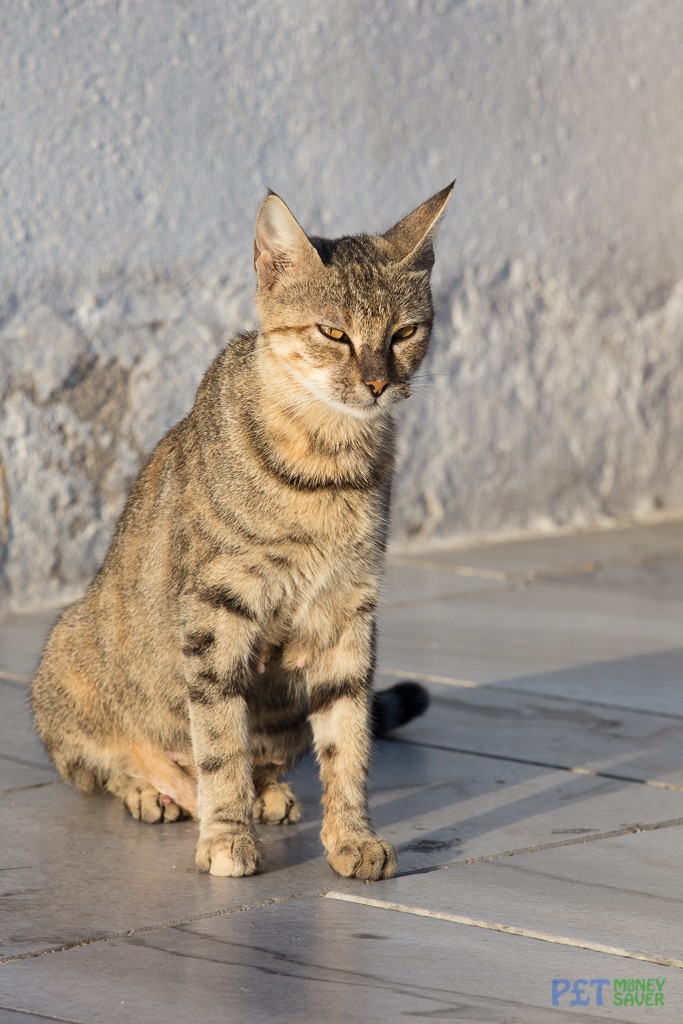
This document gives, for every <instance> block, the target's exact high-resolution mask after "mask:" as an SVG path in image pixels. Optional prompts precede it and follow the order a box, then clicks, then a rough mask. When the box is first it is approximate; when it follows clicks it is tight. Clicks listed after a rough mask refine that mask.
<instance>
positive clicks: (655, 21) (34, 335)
mask: <svg viewBox="0 0 683 1024" xmlns="http://www.w3.org/2000/svg"><path fill="white" fill-rule="evenodd" d="M682 49H683V5H682V4H681V3H680V0H527V2H524V0H510V2H504V0H495V2H494V0H461V2H455V0H453V2H447V0H442V2H438V0H430V2H420V0H412V2H406V0H375V2H372V3H371V2H369V0H368V2H360V0H355V2H353V0H351V2H342V0H337V2H334V3H333V2H327V3H322V2H320V0H318V2H314V0H231V2H227V0H225V2H219V0H215V2H209V0H185V2H180V0H137V2H136V0H128V2H126V0H121V2H118V3H115V2H113V0H100V2H96V0H80V2H79V0H71V2H68V0H62V2H58V0H25V2H24V3H16V4H8V5H6V6H5V9H4V12H3V32H2V35H1V36H0V66H1V67H2V68H3V88H2V108H1V109H2V114H1V117H0V189H1V194H2V197H3V198H2V203H1V204H0V238H1V239H2V244H1V245H0V288H1V292H0V294H1V298H0V302H1V305H0V396H1V399H2V407H1V411H0V487H1V490H0V543H1V544H2V548H1V549H0V598H1V599H2V600H4V602H5V603H11V604H21V603H23V604H28V603H31V602H32V601H37V600H44V599H46V598H51V597H56V596H60V595H64V594H67V593H68V592H70V591H73V590H74V589H75V588H76V589H77V588H78V587H79V586H80V585H81V584H82V582H83V580H84V579H86V578H87V577H88V576H89V575H90V574H91V573H92V572H93V570H94V569H95V567H96V566H97V564H98V561H99V560H100V559H101V557H102V555H103V553H104V551H105V550H106V545H107V543H108V539H109V537H110V535H111V528H112V524H113V520H114V517H115V515H116V513H117V511H118V510H119V508H120V507H121V503H122V500H123V496H124V493H125V489H126V487H127V486H128V484H129V482H130V480H131V477H132V475H133V474H134V472H135V470H136V468H137V466H138V465H139V463H140V460H141V459H142V458H143V456H144V453H146V452H147V451H148V450H149V448H150V447H151V446H152V445H153V444H154V442H155V441H156V440H157V439H158V437H159V436H160V435H161V433H162V432H163V430H164V429H165V428H166V427H167V426H169V425H170V423H171V422H173V421H174V420H175V419H177V418H178V416H179V415H181V414H182V413H183V412H184V411H185V410H186V409H187V408H188V407H189V404H190V402H191V399H192V394H193V389H194V387H195V385H196V383H197V381H198V379H199V377H200V376H201V373H202V371H203V369H204V367H205V366H206V365H207V363H208V361H209V359H210V358H211V356H212V355H213V353H215V352H216V351H217V349H218V347H219V346H220V345H221V343H222V338H223V337H224V335H225V332H234V331H237V330H241V329H243V328H244V327H247V326H252V325H253V322H254V321H253V310H252V305H251V292H252V287H253V282H252V269H251V246H252V240H251V231H252V222H253V216H254V214H255V211H256V208H257V205H258V203H259V201H260V199H261V197H262V195H263V193H264V191H265V188H266V187H267V186H270V187H272V188H274V189H276V190H277V191H278V192H279V193H280V194H281V195H283V196H284V198H285V199H286V200H287V201H288V202H289V204H290V205H291V206H292V208H293V209H294V211H295V213H296V214H297V216H298V217H299V219H300V220H301V221H302V223H303V224H304V226H305V227H306V228H308V229H309V230H310V231H311V232H312V233H319V234H332V235H334V234H339V233H346V232H351V231H354V230H380V229H384V228H386V227H388V226H389V225H390V224H391V223H392V222H393V221H394V220H396V219H397V218H398V217H399V216H400V215H402V214H403V213H405V212H407V210H409V209H410V208H411V207H412V206H414V205H416V204H417V203H418V202H420V201H421V200H422V199H424V198H425V197H426V196H427V195H429V194H431V193H432V192H434V191H436V190H437V189H438V188H440V187H442V186H443V185H444V184H446V183H447V182H448V181H449V180H450V179H451V178H452V177H454V176H457V178H458V184H457V186H456V193H455V195H454V200H453V202H452V203H451V206H450V208H449V211H448V216H447V218H446V221H445V223H444V225H443V229H442V234H441V242H440V247H439V252H438V256H437V267H436V271H435V288H436V295H437V299H438V308H439V320H438V326H437V330H436V334H435V339H434V344H433V354H432V358H431V362H430V367H429V369H430V371H431V373H432V377H431V380H432V381H433V383H431V384H428V383H427V381H426V380H425V383H424V385H423V386H422V387H418V388H416V389H415V393H414V397H413V398H412V399H411V401H410V403H409V404H408V405H407V406H406V407H405V414H404V420H405V422H404V446H403V455H402V467H401V478H400V480H399V481H398V483H397V487H396V505H395V516H394V536H395V538H396V540H397V541H399V542H400V541H402V540H405V539H409V538H412V539H415V538H418V539H419V538H429V537H434V536H446V535H453V534H462V533H468V532H479V531H494V532H495V531H503V530H508V529H517V528H525V527H537V526H539V525H542V524H549V525H552V524H571V523H576V524H579V523H586V522H589V521H593V520H595V519H598V518H600V517H604V516H613V515H627V514H631V513H634V512H646V511H648V510H649V509H651V508H654V507H666V506H669V505H673V504H679V503H682V502H683V469H682V468H681V462H682V460H681V435H682V430H683V400H682V399H683V378H682V376H681V366H682V365H683V364H682V360H681V355H682V352H681V349H682V347H683V329H682V328H683V283H682V277H683V232H682V228H681V212H682V210H681V207H682V199H683V175H682V174H681V171H682V169H683V167H682V163H683V117H682V116H681V114H682V111H683V62H682V61H681V59H680V57H681V52H682ZM434 375H435V376H434Z"/></svg>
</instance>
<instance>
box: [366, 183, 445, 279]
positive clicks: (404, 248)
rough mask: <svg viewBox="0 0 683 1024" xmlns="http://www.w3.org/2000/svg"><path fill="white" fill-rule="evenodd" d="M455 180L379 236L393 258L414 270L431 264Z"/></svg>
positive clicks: (427, 268) (429, 267) (425, 267)
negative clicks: (439, 228) (387, 246)
mask: <svg viewBox="0 0 683 1024" xmlns="http://www.w3.org/2000/svg"><path fill="white" fill-rule="evenodd" d="M454 185H455V181H452V182H451V183H450V185H446V187H445V188H442V189H441V191H440V192H437V193H436V195H435V196H432V197H431V199H427V200H426V201H425V202H424V203H422V205H421V206H418V207H417V209H416V210H413V212H412V213H409V214H408V216H407V217H404V218H403V220H400V221H399V222H398V224H394V226H393V228H390V229H389V230H388V231H386V232H385V233H384V235H383V236H382V237H383V238H384V239H385V241H387V242H388V243H389V245H390V246H391V249H392V250H393V252H394V259H395V260H396V261H397V262H399V263H404V264H406V265H408V266H411V267H413V268H414V269H415V270H431V269H432V267H433V266H434V239H435V238H436V229H437V227H438V225H439V221H440V220H441V217H442V216H443V212H444V210H445V209H446V204H447V203H448V200H449V199H450V197H451V192H452V191H453V186H454Z"/></svg>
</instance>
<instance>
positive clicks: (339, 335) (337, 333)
mask: <svg viewBox="0 0 683 1024" xmlns="http://www.w3.org/2000/svg"><path fill="white" fill-rule="evenodd" d="M316 326H317V328H318V330H319V331H320V333H321V334H324V335H325V337H326V338H331V339H332V341H350V340H351V339H350V338H349V336H348V334H344V332H343V331H341V330H340V329H339V328H338V327H328V326H327V324H317V325H316Z"/></svg>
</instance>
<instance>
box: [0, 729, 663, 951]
mask: <svg viewBox="0 0 683 1024" xmlns="http://www.w3.org/2000/svg"><path fill="white" fill-rule="evenodd" d="M316 775H317V773H316V771H315V769H314V766H313V764H312V763H311V762H310V761H309V762H307V763H305V764H304V765H303V766H302V767H301V768H300V769H299V770H298V771H297V772H296V773H294V777H293V782H294V785H295V788H296V790H297V792H298V794H299V796H300V798H301V799H302V801H303V804H304V811H305V819H304V821H303V822H302V823H301V824H300V825H297V826H294V827H289V828H285V829H279V828H270V829H269V828H265V827H264V828H263V829H262V830H261V834H262V835H263V837H264V842H265V843H266V868H265V871H264V873H263V874H261V875H259V876H256V877H254V878H250V879H217V878H210V877H207V876H200V875H198V874H197V873H196V872H195V869H194V858H193V852H194V843H195V836H196V828H195V825H194V823H192V822H182V823H177V824H174V825H167V826H152V825H144V824H141V823H139V822H134V821H132V820H131V819H130V818H128V817H127V816H126V814H125V812H124V810H123V808H122V807H121V806H120V805H119V804H118V803H116V802H115V801H114V800H113V799H112V798H110V797H108V796H101V797H86V796H82V795H80V794H78V793H76V792H74V791H72V790H71V789H69V788H67V787H66V786H63V785H62V784H57V785H53V786H47V787H43V788H38V789H31V790H24V791H22V792H21V793H14V794H11V795H6V796H5V797H4V798H2V799H0V835H2V836H3V839H4V841H3V844H2V847H1V848H0V885H2V886H3V896H2V899H3V908H4V911H5V928H4V929H3V933H2V939H1V941H0V956H13V955H17V954H20V953H25V952H27V951H35V950H40V949H48V948H51V947H54V946H59V945H61V944H63V943H68V942H75V941H78V940H79V939H88V938H93V937H96V936H102V935H112V934H118V933H120V932H125V931H127V930H129V929H134V928H140V927H144V926H148V925H150V924H155V923H156V924H163V923H173V922H174V921H179V920H187V919H189V918H192V917H195V916H196V915H198V914H206V913H211V912H215V911H217V910H224V909H235V908H237V907H242V906H253V905H255V904H259V903H263V902H264V901H267V900H270V899H273V898H282V897H283V896H290V895H292V894H296V893H312V892H324V891H326V890H328V889H330V888H335V889H339V888H342V889H344V890H345V891H351V892H354V891H358V890H361V891H362V890H364V889H366V886H365V885H364V884H363V883H359V882H355V881H349V882H344V881H342V880H341V879H339V878H338V877H337V876H335V875H333V873H332V872H331V871H330V869H329V867H328V866H327V864H326V862H325V860H324V858H323V856H322V851H321V847H320V843H319V839H318V831H319V827H320V821H319V810H318V800H319V785H318V781H317V778H316ZM371 794H372V796H371V804H372V808H373V818H374V821H375V823H376V825H377V827H378V828H379V829H380V830H381V831H382V832H383V833H384V834H385V835H386V836H387V837H388V838H389V839H391V841H392V842H394V843H395V844H396V846H397V847H398V850H399V867H400V870H401V872H402V873H404V874H405V873H410V872H414V871H421V870H424V869H426V868H430V867H433V866H435V865H439V864H444V863H448V862H451V861H454V860H459V859H463V858H468V857H480V856H486V855H489V854H492V853H498V852H506V851H510V850H518V849H527V848H529V847H535V846H537V845H539V844H544V843H548V842H557V841H562V840H565V839H566V838H567V836H569V837H574V836H575V835H576V834H586V835H591V834H596V833H599V832H604V831H608V830H614V829H621V828H622V827H624V826H627V825H633V824H634V823H639V824H642V825H646V824H651V823H654V822H659V821H665V820H670V819H672V818H676V817H678V816H683V795H681V794H679V793H673V792H670V791H667V790H653V789H649V787H645V786H641V785H637V784H624V783H618V782H606V781H605V780H602V779H594V778H590V777H586V776H577V775H572V774H570V773H567V772H561V771H551V770H546V769H541V768H535V767H533V766H528V765H521V764H515V763H509V762H508V763H506V762H503V761H494V760H491V759H489V758H482V757H473V756H468V755H461V754H455V753H450V752H446V751H441V750H431V749H427V748H424V747H419V746H409V745H407V744H400V743H383V744H381V746H380V747H379V749H378V750H377V752H376V757H375V765H374V770H373V775H372V779H371ZM391 884H392V883H391V882H383V883H377V884H376V885H375V886H373V887H372V888H373V891H374V890H377V891H378V892H380V891H381V890H382V889H384V888H385V887H387V886H390V885H391Z"/></svg>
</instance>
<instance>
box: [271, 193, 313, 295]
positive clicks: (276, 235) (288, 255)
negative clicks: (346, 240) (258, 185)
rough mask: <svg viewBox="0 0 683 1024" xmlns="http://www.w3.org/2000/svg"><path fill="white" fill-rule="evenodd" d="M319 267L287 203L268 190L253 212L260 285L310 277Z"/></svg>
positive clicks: (272, 285) (272, 286)
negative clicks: (254, 212)
mask: <svg viewBox="0 0 683 1024" xmlns="http://www.w3.org/2000/svg"><path fill="white" fill-rule="evenodd" d="M321 267H322V261H321V259H320V256H319V255H318V253H317V251H316V249H315V248H314V247H313V246H312V245H311V243H310V242H309V240H308V238H307V237H306V233H305V231H304V230H303V228H302V227H301V226H300V225H299V224H298V222H297V220H296V218H295V217H294V215H293V214H292V212H291V210H290V209H289V207H288V206H287V204H286V203H285V202H283V200H282V199H280V197H279V196H277V195H275V193H274V192H271V193H270V194H269V195H267V196H266V198H265V199H264V200H263V202H262V203H261V205H260V206H259V211H258V213H257V215H256V230H255V233H254V269H255V271H256V275H257V277H258V286H259V288H265V289H266V290H268V291H272V290H273V288H275V287H276V286H277V285H278V284H279V282H280V281H281V280H283V279H285V278H287V277H290V278H291V277H298V276H310V274H311V273H314V272H315V271H316V270H317V269H320V268H321Z"/></svg>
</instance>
